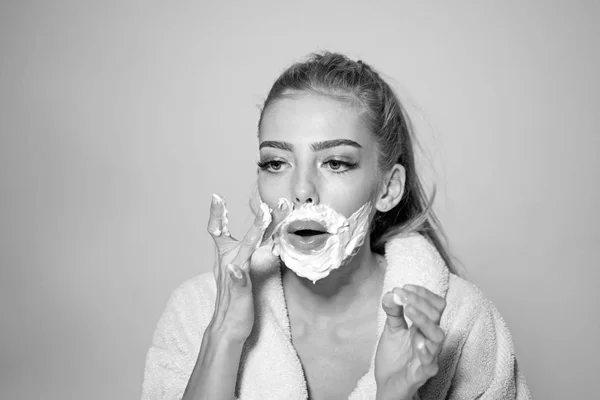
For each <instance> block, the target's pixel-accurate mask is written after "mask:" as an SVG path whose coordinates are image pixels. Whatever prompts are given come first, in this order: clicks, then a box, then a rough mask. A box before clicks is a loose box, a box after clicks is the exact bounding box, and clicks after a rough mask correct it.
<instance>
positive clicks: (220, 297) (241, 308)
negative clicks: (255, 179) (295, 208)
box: [207, 195, 287, 343]
mask: <svg viewBox="0 0 600 400" xmlns="http://www.w3.org/2000/svg"><path fill="white" fill-rule="evenodd" d="M286 213H287V209H286V207H282V208H277V209H276V210H275V211H274V212H273V215H271V213H270V211H269V210H268V207H260V208H259V210H258V212H257V213H256V218H255V220H254V223H253V224H252V226H251V227H250V229H249V230H248V232H247V233H246V235H245V236H244V238H243V239H242V240H236V239H234V238H233V237H231V235H230V234H229V230H228V228H227V210H226V208H225V203H224V201H223V200H222V199H221V198H220V197H219V196H216V195H213V200H212V203H211V206H210V219H209V221H208V232H209V233H210V234H211V236H212V237H213V239H214V241H215V263H214V267H213V272H214V275H215V281H216V284H217V298H216V302H215V312H214V314H213V318H212V320H211V322H210V324H209V326H208V329H207V331H209V332H210V333H211V334H214V336H215V337H218V338H220V339H225V340H228V341H231V342H237V343H243V342H244V341H245V340H246V339H247V338H248V336H249V335H250V332H251V331H252V326H253V325H254V303H253V299H252V282H251V280H250V274H249V269H250V258H251V257H252V254H253V253H254V251H255V250H256V249H257V248H258V246H259V245H260V243H261V241H262V238H263V236H264V234H265V230H267V228H268V227H270V226H273V224H276V223H278V221H281V220H282V219H283V218H284V217H285V215H286Z"/></svg>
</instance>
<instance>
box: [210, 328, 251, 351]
mask: <svg viewBox="0 0 600 400" xmlns="http://www.w3.org/2000/svg"><path fill="white" fill-rule="evenodd" d="M204 338H205V339H206V341H207V342H208V343H207V344H208V345H211V346H219V347H221V348H223V349H231V348H237V347H239V348H240V349H241V347H243V346H244V343H245V342H246V339H247V338H248V335H240V333H239V332H237V331H232V330H231V329H227V328H226V327H225V326H222V325H221V326H214V325H213V324H212V323H211V324H209V325H208V327H207V328H206V330H205V331H204ZM203 341H204V339H203Z"/></svg>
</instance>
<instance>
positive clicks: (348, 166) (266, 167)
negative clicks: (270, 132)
mask: <svg viewBox="0 0 600 400" xmlns="http://www.w3.org/2000/svg"><path fill="white" fill-rule="evenodd" d="M332 162H333V163H338V164H340V166H341V167H345V169H344V170H342V171H337V170H335V169H331V168H330V171H331V172H333V173H334V174H338V175H341V174H345V173H346V172H348V171H351V170H353V169H354V168H356V166H357V165H358V163H355V162H348V161H342V160H335V159H334V160H328V161H325V162H324V163H323V164H329V165H330V166H331V163H332ZM256 164H257V165H258V168H260V169H261V170H262V171H267V172H268V173H271V174H276V173H277V172H278V171H279V170H278V169H276V170H271V169H270V168H272V167H273V165H274V164H275V165H279V167H280V168H281V165H283V164H285V162H284V161H280V160H264V161H257V162H256Z"/></svg>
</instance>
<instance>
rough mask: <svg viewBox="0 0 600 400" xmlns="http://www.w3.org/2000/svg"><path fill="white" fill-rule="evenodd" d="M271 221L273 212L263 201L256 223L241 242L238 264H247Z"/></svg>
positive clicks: (237, 256) (235, 261)
mask: <svg viewBox="0 0 600 400" xmlns="http://www.w3.org/2000/svg"><path fill="white" fill-rule="evenodd" d="M270 223H271V213H270V211H269V207H268V206H267V205H266V204H264V203H262V204H261V206H260V211H259V213H258V215H257V216H256V218H255V219H254V223H253V224H252V226H251V227H250V229H249V230H248V232H247V233H246V235H245V236H244V238H243V239H242V241H241V242H240V247H239V250H238V253H237V255H236V257H235V260H234V263H235V264H236V265H247V263H248V261H249V260H250V257H251V256H252V253H254V251H255V250H256V248H257V247H258V246H259V245H260V242H261V239H262V237H263V234H264V232H265V229H266V228H267V226H268V225H269V224H270Z"/></svg>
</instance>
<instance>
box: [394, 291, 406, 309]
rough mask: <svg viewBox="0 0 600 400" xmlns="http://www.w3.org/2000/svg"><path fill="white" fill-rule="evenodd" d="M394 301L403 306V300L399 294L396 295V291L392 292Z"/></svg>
mask: <svg viewBox="0 0 600 400" xmlns="http://www.w3.org/2000/svg"><path fill="white" fill-rule="evenodd" d="M393 298H394V303H396V304H398V305H399V306H403V305H404V302H403V301H402V299H401V298H400V296H398V295H397V294H396V293H394V296H393Z"/></svg>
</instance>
